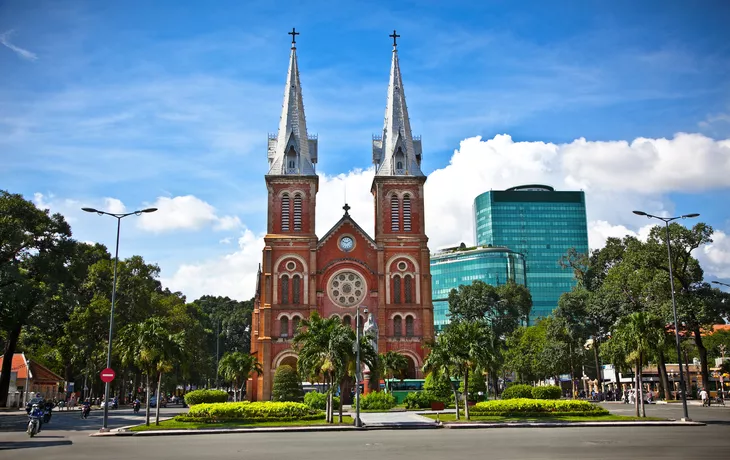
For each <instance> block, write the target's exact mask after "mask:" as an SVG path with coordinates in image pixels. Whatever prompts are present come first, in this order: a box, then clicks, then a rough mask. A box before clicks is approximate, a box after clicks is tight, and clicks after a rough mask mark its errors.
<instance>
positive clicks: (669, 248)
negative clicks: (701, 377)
mask: <svg viewBox="0 0 730 460" xmlns="http://www.w3.org/2000/svg"><path fill="white" fill-rule="evenodd" d="M634 214H636V215H637V216H644V217H647V218H649V219H657V220H661V221H662V222H664V227H665V229H666V235H667V255H668V257H669V285H670V287H671V289H672V313H673V314H674V339H675V344H676V346H677V362H678V363H679V390H680V391H681V392H682V408H683V409H684V420H685V421H687V420H690V418H689V412H688V411H687V386H686V385H685V381H684V374H683V373H682V350H681V348H680V345H679V322H678V321H677V302H676V300H675V299H674V273H673V272H672V245H671V243H670V242H669V222H672V221H675V220H678V219H691V218H694V217H699V216H700V215H699V214H697V213H692V214H684V215H682V216H677V217H659V216H654V215H651V214H647V213H645V212H644V211H634ZM687 378H689V372H687Z"/></svg>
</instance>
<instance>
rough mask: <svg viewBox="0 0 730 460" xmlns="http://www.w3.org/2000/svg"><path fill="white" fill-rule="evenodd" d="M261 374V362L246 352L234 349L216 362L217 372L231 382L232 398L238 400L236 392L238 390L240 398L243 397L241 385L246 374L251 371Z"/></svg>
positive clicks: (244, 381)
mask: <svg viewBox="0 0 730 460" xmlns="http://www.w3.org/2000/svg"><path fill="white" fill-rule="evenodd" d="M252 372H256V374H258V375H261V373H262V372H263V368H262V367H261V363H259V362H258V361H256V357H255V356H253V355H250V354H248V353H243V352H240V351H235V352H233V353H226V354H225V355H223V357H222V358H221V360H220V362H219V363H218V373H219V374H220V375H222V376H223V378H224V379H226V380H228V381H229V382H232V383H233V399H234V400H235V401H238V400H239V398H238V397H237V395H238V392H239V391H240V394H241V399H243V386H244V385H246V380H248V376H249V375H250V374H251V373H252Z"/></svg>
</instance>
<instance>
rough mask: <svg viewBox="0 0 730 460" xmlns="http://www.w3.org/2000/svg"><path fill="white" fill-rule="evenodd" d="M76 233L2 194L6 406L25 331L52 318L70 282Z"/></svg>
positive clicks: (0, 303)
mask: <svg viewBox="0 0 730 460" xmlns="http://www.w3.org/2000/svg"><path fill="white" fill-rule="evenodd" d="M72 252H73V243H72V241H71V228H70V227H69V225H68V224H67V223H66V221H65V220H64V218H63V216H61V215H60V214H53V215H51V214H50V213H49V212H48V211H47V210H41V209H38V208H37V207H36V206H35V205H34V204H33V203H32V202H30V201H27V200H25V199H23V197H22V196H21V195H16V194H10V193H8V192H6V191H0V318H2V321H0V339H1V340H2V342H3V356H4V359H3V366H2V369H1V370H0V407H2V406H5V405H6V404H7V397H8V389H9V386H10V370H11V369H10V368H11V364H12V357H13V354H14V353H15V350H16V347H17V345H18V340H19V338H20V335H21V332H22V330H23V327H24V326H25V325H26V324H29V323H33V322H35V321H41V319H44V318H46V315H45V312H44V310H46V309H48V308H50V307H52V306H53V305H54V302H55V299H56V296H57V295H58V294H59V292H60V291H61V288H62V284H63V282H64V281H65V279H66V278H67V273H68V272H67V265H68V262H69V258H70V257H71V254H72Z"/></svg>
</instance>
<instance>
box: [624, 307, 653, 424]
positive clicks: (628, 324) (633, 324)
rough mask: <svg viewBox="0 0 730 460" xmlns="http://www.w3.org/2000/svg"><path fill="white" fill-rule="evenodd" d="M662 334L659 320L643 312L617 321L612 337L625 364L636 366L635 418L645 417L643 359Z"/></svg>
mask: <svg viewBox="0 0 730 460" xmlns="http://www.w3.org/2000/svg"><path fill="white" fill-rule="evenodd" d="M662 334H664V331H663V329H662V325H661V321H660V319H659V318H658V317H657V316H655V315H652V314H650V313H646V312H643V311H639V312H634V313H631V314H630V315H628V316H624V317H622V318H621V319H619V321H618V323H617V324H616V327H615V334H614V337H615V339H616V340H617V341H618V343H619V344H620V346H621V347H622V348H623V350H624V351H625V353H626V362H627V363H633V364H634V365H635V366H636V416H637V417H639V408H640V407H641V416H642V417H646V408H645V407H644V390H643V385H642V373H641V369H642V366H643V364H644V361H645V359H646V358H647V357H648V356H649V354H650V353H651V352H652V351H653V350H654V348H655V347H656V345H657V344H658V343H660V342H661V340H662V338H661V337H660V335H662Z"/></svg>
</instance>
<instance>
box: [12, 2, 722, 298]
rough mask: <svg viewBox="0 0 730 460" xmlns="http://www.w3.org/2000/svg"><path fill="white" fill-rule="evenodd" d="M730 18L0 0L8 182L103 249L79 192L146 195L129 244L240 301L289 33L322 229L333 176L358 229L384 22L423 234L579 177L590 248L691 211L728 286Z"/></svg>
mask: <svg viewBox="0 0 730 460" xmlns="http://www.w3.org/2000/svg"><path fill="white" fill-rule="evenodd" d="M729 21H730V4H729V3H728V2H725V1H704V0H699V1H695V2H692V4H691V5H689V4H688V3H687V2H684V1H679V0H670V1H650V0H647V1H642V2H635V1H634V2H631V1H613V2H604V1H597V0H584V1H575V2H543V1H529V0H528V1H524V2H511V1H507V0H496V1H483V2H473V1H461V0H451V1H449V2H438V1H429V0H419V1H414V2H409V1H398V2H392V1H388V2H385V1H383V2H377V1H358V2H347V1H308V2H278V1H268V2H248V1H247V2H241V1H235V0H219V1H209V2H194V1H182V0H177V1H166V0H157V1H155V2H149V1H138V0H126V1H109V2H97V1H70V0H69V1H63V0H60V1H37V0H0V189H4V190H7V191H10V192H12V193H20V194H22V195H24V196H25V197H26V198H27V199H30V200H33V201H34V202H35V203H36V204H37V205H38V206H40V207H43V208H47V209H50V210H51V211H52V212H60V213H62V214H63V215H64V216H65V217H66V218H67V220H68V221H69V222H70V224H71V226H72V229H73V232H74V237H75V238H76V239H78V240H80V241H88V242H101V243H104V244H106V245H107V247H109V248H110V250H113V247H114V238H115V220H114V219H112V218H109V217H106V216H105V217H100V216H97V215H94V214H88V213H84V212H83V211H81V209H80V208H81V207H84V206H90V207H96V208H99V209H104V210H107V211H110V212H121V211H133V210H135V209H140V208H143V207H149V206H155V207H158V208H159V211H158V212H156V213H153V214H145V215H142V216H140V217H137V216H130V217H128V218H126V219H124V220H123V222H122V233H121V241H120V256H121V257H129V256H131V255H134V254H139V255H142V256H143V257H144V258H145V260H147V261H148V262H151V263H157V264H159V266H160V267H161V269H162V273H161V278H162V282H163V285H165V286H166V287H169V288H170V289H172V290H179V291H182V292H183V293H184V294H185V295H186V296H187V297H188V299H189V300H193V299H195V298H197V297H199V296H201V295H205V294H211V295H227V296H230V297H233V298H237V299H241V300H245V299H248V298H250V297H252V295H253V293H254V289H255V273H256V268H257V266H258V263H259V262H260V260H261V249H262V248H263V236H264V234H265V230H266V228H265V222H266V187H265V183H264V174H266V172H267V166H268V165H267V159H266V148H267V144H266V142H267V135H268V133H274V132H275V131H276V129H277V127H278V121H279V117H280V115H281V104H282V98H283V92H284V82H285V79H286V72H287V65H288V55H289V48H290V38H291V37H290V36H289V35H287V32H288V31H290V30H291V28H292V27H296V29H297V31H298V32H300V33H301V35H299V36H298V37H297V53H298V57H299V69H300V77H301V80H302V87H303V94H304V103H305V110H306V117H307V127H308V129H309V133H310V134H317V135H318V136H319V163H318V165H317V171H318V173H319V175H320V189H319V194H318V202H317V224H316V227H317V233H318V234H319V235H320V236H321V235H324V234H325V233H326V232H327V230H329V228H331V226H332V225H334V224H335V223H336V222H337V221H338V220H339V218H340V217H341V216H342V213H343V211H342V209H341V207H342V205H343V204H344V201H345V196H346V197H347V198H346V199H347V202H348V203H349V205H350V206H351V207H352V210H351V211H350V213H351V214H352V215H353V217H354V218H355V220H357V221H358V223H360V225H361V226H362V227H363V228H365V229H366V230H368V231H370V233H371V235H372V228H373V215H372V196H371V195H370V184H371V182H372V176H373V170H372V165H371V161H372V153H371V139H372V135H373V134H378V133H380V132H382V127H383V113H384V108H385V103H386V89H387V85H388V73H389V70H390V59H391V46H392V41H391V40H392V39H391V38H389V37H388V35H389V34H391V33H392V31H393V29H397V31H398V34H400V35H401V38H399V44H398V49H399V57H400V64H401V71H402V74H403V80H404V89H405V93H406V97H407V101H408V107H409V112H410V117H411V126H412V128H413V134H414V135H422V137H423V164H422V168H423V170H424V173H426V174H427V175H428V180H427V183H426V191H425V194H426V225H427V233H428V236H429V239H430V242H429V246H430V248H431V249H432V250H436V249H438V248H441V247H446V246H450V245H454V244H458V243H460V242H462V241H463V242H466V243H473V230H472V225H473V223H472V216H471V205H472V201H473V199H474V197H475V196H476V195H478V194H479V193H481V192H484V191H487V190H490V189H495V190H498V189H504V188H507V187H511V186H515V185H520V184H527V183H542V184H548V185H552V186H554V187H555V188H556V189H559V190H584V191H585V193H586V200H587V214H588V231H589V244H590V246H591V248H594V249H596V248H600V247H602V246H603V244H604V243H605V240H606V238H607V237H609V236H617V237H621V236H624V235H627V234H632V235H636V236H639V237H645V236H646V235H647V234H648V231H649V228H650V226H651V225H652V223H651V222H650V221H648V220H647V219H646V218H641V217H638V216H635V215H633V214H632V213H631V211H632V210H634V209H640V210H643V211H646V212H649V213H654V214H658V215H678V214H687V213H693V212H697V213H700V214H701V217H700V219H699V220H701V221H703V222H706V223H708V224H710V225H712V226H713V227H714V229H715V234H714V241H713V243H712V244H709V245H707V246H704V247H702V248H699V249H698V250H697V251H696V252H695V255H696V256H697V257H698V258H699V259H700V261H701V263H702V265H703V268H704V270H705V277H706V279H707V280H708V281H709V280H720V281H723V282H726V283H730V212H728V209H730V208H729V207H728V204H727V203H728V202H730V32H728V29H727V24H728V22H729ZM682 223H683V224H691V223H692V222H691V221H683V222H682Z"/></svg>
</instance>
